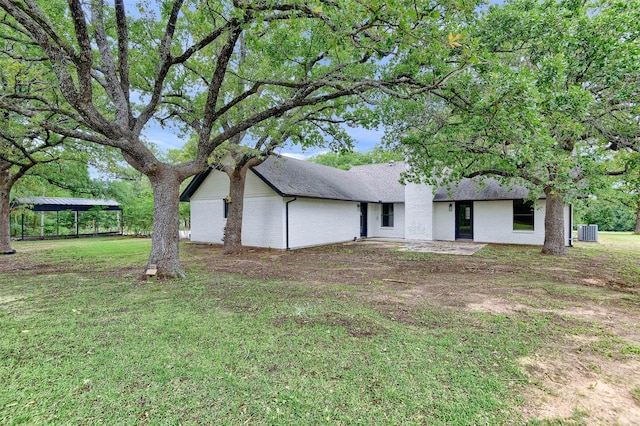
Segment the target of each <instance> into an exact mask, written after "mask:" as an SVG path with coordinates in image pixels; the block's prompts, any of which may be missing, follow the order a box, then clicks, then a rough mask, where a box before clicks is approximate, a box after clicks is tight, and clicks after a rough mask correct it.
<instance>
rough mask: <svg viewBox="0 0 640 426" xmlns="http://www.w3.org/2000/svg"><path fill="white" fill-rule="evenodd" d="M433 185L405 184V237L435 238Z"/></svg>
mask: <svg viewBox="0 0 640 426" xmlns="http://www.w3.org/2000/svg"><path fill="white" fill-rule="evenodd" d="M432 199H433V187H432V186H429V185H419V184H415V183H408V184H407V185H406V186H405V204H404V209H405V212H404V214H405V236H404V237H405V238H406V239H408V240H433V219H434V218H433V204H434V203H433V202H432V201H431V200H432Z"/></svg>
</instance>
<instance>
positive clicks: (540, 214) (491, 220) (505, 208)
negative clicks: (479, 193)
mask: <svg viewBox="0 0 640 426" xmlns="http://www.w3.org/2000/svg"><path fill="white" fill-rule="evenodd" d="M544 214H545V204H544V200H537V201H536V202H535V208H534V216H533V228H534V230H533V231H514V230H513V201H512V200H500V201H476V202H474V203H473V241H476V242H480V243H502V244H534V245H542V244H543V243H544Z"/></svg>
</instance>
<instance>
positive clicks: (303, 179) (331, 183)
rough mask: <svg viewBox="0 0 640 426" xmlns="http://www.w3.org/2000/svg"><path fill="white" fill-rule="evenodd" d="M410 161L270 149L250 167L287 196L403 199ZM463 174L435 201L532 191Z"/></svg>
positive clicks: (192, 188) (186, 195) (197, 181)
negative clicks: (319, 159)
mask: <svg viewBox="0 0 640 426" xmlns="http://www.w3.org/2000/svg"><path fill="white" fill-rule="evenodd" d="M405 167H406V164H405V163H404V162H402V161H399V162H389V163H381V164H370V165H365V166H356V167H353V168H352V169H351V170H349V171H345V170H340V169H336V168H334V167H328V166H323V165H321V164H316V163H311V162H308V161H302V160H296V159H294V158H289V157H279V156H275V155H272V156H270V157H269V158H267V160H266V161H265V162H263V163H262V164H260V165H259V166H256V167H253V168H252V169H251V170H252V171H253V172H254V173H255V174H256V175H257V176H258V177H259V178H260V179H262V180H263V181H264V182H265V183H266V184H267V185H269V186H270V187H271V188H272V189H273V190H274V191H276V192H277V193H278V194H279V195H281V196H283V197H305V198H320V199H328V200H344V201H361V202H373V203H377V202H383V203H403V202H404V201H405V199H404V193H405V187H404V185H402V184H401V183H400V182H399V179H400V174H401V173H402V172H403V171H404V170H405ZM210 172H211V171H210V170H207V171H205V172H203V173H200V174H199V175H197V176H195V177H194V179H193V180H192V181H191V182H190V183H189V185H188V186H187V188H186V189H185V190H184V191H183V192H182V195H181V196H180V201H189V199H190V198H191V196H192V195H193V194H194V193H195V192H196V190H197V189H198V187H199V186H200V185H201V184H202V182H204V180H205V179H206V177H207V176H208V175H209V173H210ZM481 179H482V178H480V177H478V178H474V179H463V180H462V181H461V182H460V183H459V184H457V185H452V186H451V188H454V189H453V190H452V191H450V192H451V194H452V196H453V198H450V197H449V193H448V192H447V190H446V188H445V187H442V188H439V189H438V190H437V191H436V194H435V196H434V199H433V201H482V200H517V199H524V198H527V196H528V194H529V191H528V190H527V189H526V188H524V187H522V186H519V185H514V186H512V187H506V186H503V185H501V184H500V182H499V181H498V180H496V179H491V178H484V180H483V181H484V183H483V184H482V185H481V184H480V181H481Z"/></svg>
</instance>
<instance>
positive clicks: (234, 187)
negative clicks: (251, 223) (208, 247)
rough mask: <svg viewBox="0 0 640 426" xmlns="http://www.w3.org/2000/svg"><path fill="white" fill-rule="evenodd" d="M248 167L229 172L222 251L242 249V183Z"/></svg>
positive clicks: (227, 252)
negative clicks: (227, 210)
mask: <svg viewBox="0 0 640 426" xmlns="http://www.w3.org/2000/svg"><path fill="white" fill-rule="evenodd" d="M248 169H249V167H247V166H242V167H236V168H234V169H233V172H231V173H230V174H229V181H230V182H229V199H228V200H227V201H228V203H229V215H228V216H227V226H225V228H224V242H223V245H222V252H223V253H224V254H235V253H240V252H241V251H242V214H243V211H244V184H245V180H246V177H247V170H248Z"/></svg>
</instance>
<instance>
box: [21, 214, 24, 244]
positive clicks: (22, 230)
mask: <svg viewBox="0 0 640 426" xmlns="http://www.w3.org/2000/svg"><path fill="white" fill-rule="evenodd" d="M21 226H22V241H24V210H23V211H22V224H21Z"/></svg>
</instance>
